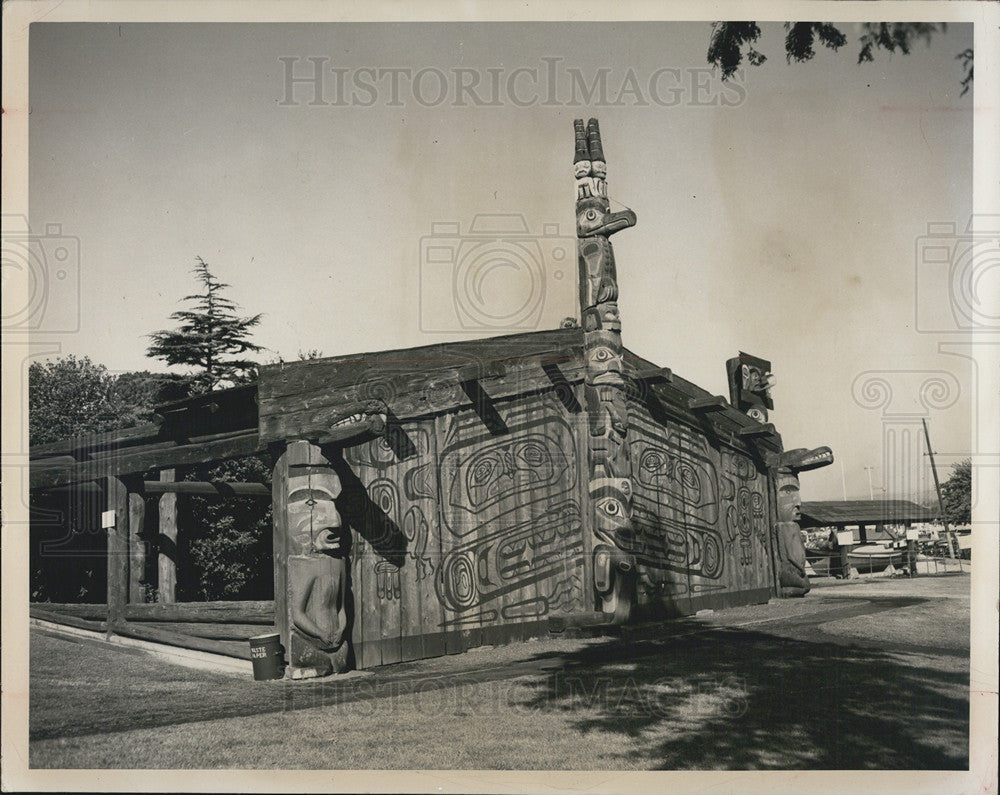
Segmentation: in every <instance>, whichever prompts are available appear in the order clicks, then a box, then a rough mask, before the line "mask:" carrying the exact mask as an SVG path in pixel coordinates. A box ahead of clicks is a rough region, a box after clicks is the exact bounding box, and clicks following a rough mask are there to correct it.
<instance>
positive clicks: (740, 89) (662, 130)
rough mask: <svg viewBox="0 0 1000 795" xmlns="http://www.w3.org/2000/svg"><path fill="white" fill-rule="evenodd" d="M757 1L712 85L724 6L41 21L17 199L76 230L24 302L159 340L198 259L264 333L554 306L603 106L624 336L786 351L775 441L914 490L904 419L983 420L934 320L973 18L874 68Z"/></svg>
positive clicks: (408, 327) (817, 486) (465, 318)
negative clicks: (542, 17) (811, 40)
mask: <svg viewBox="0 0 1000 795" xmlns="http://www.w3.org/2000/svg"><path fill="white" fill-rule="evenodd" d="M761 27H762V36H761V39H760V41H759V43H758V49H759V50H760V51H761V52H763V53H764V54H765V55H766V56H767V61H766V62H765V63H764V64H763V65H762V66H759V67H748V68H747V69H746V70H745V71H744V72H743V73H741V74H739V75H737V76H736V77H735V78H734V79H733V80H732V81H730V82H729V83H728V84H724V83H722V82H721V81H720V80H719V77H718V74H717V73H715V72H713V71H712V70H711V68H710V67H709V65H708V64H707V63H706V58H705V55H706V50H707V45H708V38H709V32H710V25H709V23H708V22H687V23H669V22H663V23H659V22H656V23H654V22H644V23H625V22H606V23H558V24H555V23H510V24H508V23H478V24H471V23H466V24H457V23H454V24H448V23H400V24H390V23H374V24H308V25H299V24H283V25H277V24H218V25H216V24H122V25H118V24H75V23H51V24H49V23H35V24H34V25H32V27H31V32H30V82H29V98H30V111H31V115H30V121H29V134H30V143H29V185H30V205H29V221H30V228H31V232H32V234H34V235H36V236H44V238H45V240H44V242H43V247H45V250H46V251H47V252H52V251H55V250H56V246H57V243H58V240H57V236H58V235H62V236H63V238H62V239H69V240H70V241H71V243H72V245H70V246H69V250H70V251H71V255H70V260H69V267H68V268H67V271H66V273H65V274H64V275H65V278H63V279H62V281H60V282H58V283H57V282H56V281H54V280H50V282H49V283H48V284H47V285H46V291H45V296H44V297H45V299H46V303H45V304H44V307H43V308H42V309H41V310H39V312H38V314H37V329H36V331H37V332H38V335H40V336H42V337H44V339H46V340H48V341H49V342H50V348H49V350H51V351H55V350H57V351H58V353H57V355H67V354H75V355H78V356H82V355H86V356H89V357H90V358H91V359H92V360H93V361H95V362H99V363H101V364H104V365H105V366H107V367H108V368H109V370H111V371H123V370H137V369H154V370H161V369H164V368H163V365H162V364H161V363H159V362H155V361H151V360H150V359H148V358H146V357H145V350H146V346H147V345H148V340H147V339H146V337H145V336H144V335H147V334H149V333H150V332H152V331H156V330H158V329H163V328H169V327H170V326H171V325H172V322H171V321H170V320H169V315H170V313H171V312H173V311H175V310H177V309H178V308H180V304H179V299H181V298H182V297H183V296H185V295H188V294H189V293H191V292H194V291H195V289H196V285H195V282H194V280H193V277H192V276H191V274H190V269H191V268H192V267H193V266H194V263H195V257H196V256H200V257H203V258H204V259H205V260H206V261H207V262H208V263H209V265H210V267H211V269H212V271H213V272H214V273H215V274H216V275H217V276H218V277H219V278H220V279H221V280H222V281H224V282H227V283H228V284H230V285H231V288H230V290H229V297H230V298H232V299H233V300H235V301H236V302H237V303H238V304H239V305H240V306H241V307H242V309H243V310H244V312H245V313H247V314H251V313H258V312H261V313H263V314H264V317H263V320H262V322H261V324H260V326H259V328H258V330H257V331H256V333H255V340H256V342H258V343H259V344H261V345H264V346H266V347H267V348H268V351H267V352H266V353H265V354H263V355H262V356H261V357H260V358H261V361H267V360H269V359H274V358H276V357H278V356H281V357H284V358H286V359H294V358H295V357H296V356H297V354H298V353H299V352H300V351H309V350H319V351H321V352H322V354H324V355H327V356H332V355H340V354H348V353H356V352H362V351H374V350H384V349H392V348H404V347H410V346H415V345H422V344H429V343H436V342H444V341H448V340H456V339H469V338H475V337H485V336H492V335H494V334H498V333H509V332H513V331H527V330H533V329H544V328H555V327H557V326H558V324H559V321H560V320H561V319H562V318H563V317H566V316H568V315H576V314H578V311H579V309H578V306H577V298H576V266H575V260H574V257H573V255H572V251H573V248H575V243H574V241H573V237H574V236H575V231H574V195H575V190H574V182H573V177H572V156H573V127H572V121H573V119H574V118H575V117H584V118H587V117H590V116H596V117H598V118H599V119H600V122H601V130H602V133H603V138H604V144H605V152H606V155H607V159H608V189H609V195H610V197H611V200H612V208H613V209H620V208H621V207H623V206H625V207H630V208H632V209H633V210H634V211H635V213H636V215H637V217H638V223H637V225H636V226H635V228H633V229H630V230H626V231H623V232H620V233H619V234H617V235H615V237H614V238H613V239H612V242H613V244H614V249H615V256H616V260H617V267H618V279H619V285H620V299H619V306H620V308H621V313H622V318H623V331H622V334H623V339H624V342H625V345H626V346H627V347H628V348H629V349H630V350H632V351H633V352H635V353H636V354H638V355H640V356H643V357H645V358H647V359H651V360H652V361H654V362H656V363H657V364H659V365H661V366H666V367H670V368H671V369H672V370H673V371H674V372H676V373H678V374H680V375H681V376H683V377H684V378H687V379H688V380H691V381H693V382H695V383H697V384H698V385H699V386H701V387H703V388H705V389H707V390H709V391H711V392H712V393H715V394H723V395H727V394H728V389H727V386H726V374H725V360H726V359H728V358H730V357H732V356H735V355H737V353H738V352H739V351H746V352H747V353H751V354H754V355H757V356H761V357H763V358H765V359H768V360H770V361H771V362H772V369H773V372H774V373H775V375H776V377H777V385H776V387H775V389H774V391H773V398H774V403H775V409H774V411H773V412H772V420H773V421H774V423H775V425H776V426H777V428H778V430H779V431H780V432H781V434H782V436H783V439H784V444H785V447H786V448H793V447H816V446H819V445H829V446H830V447H831V448H832V449H833V451H834V455H835V458H836V462H835V463H834V464H833V465H832V466H830V467H827V468H825V469H821V470H817V471H815V472H810V473H806V474H804V475H803V476H802V485H803V496H804V499H806V500H819V499H841V498H842V497H844V496H846V497H847V498H849V499H867V498H868V497H869V495H873V496H875V497H876V498H879V497H882V496H885V497H890V498H910V497H919V498H922V499H925V500H926V499H929V498H930V496H931V494H932V482H931V481H930V477H929V470H928V468H927V459H926V456H924V455H923V452H924V448H923V447H922V445H923V441H922V439H921V438H919V437H918V436H917V435H916V434H917V432H918V430H919V427H920V425H919V423H920V419H921V418H926V419H927V420H928V422H929V423H930V428H931V433H932V435H933V443H934V447H935V450H936V451H937V452H938V453H940V456H939V466H940V468H941V470H942V473H943V474H944V475H945V476H946V475H947V473H948V470H949V467H950V465H951V464H952V463H954V462H955V461H957V460H959V459H960V458H962V457H965V456H966V455H967V454H968V453H969V452H970V451H971V450H972V448H973V442H972V439H971V435H972V434H973V433H974V432H975V429H974V427H973V416H974V415H973V409H974V408H975V406H974V402H975V397H974V396H975V390H976V383H975V379H976V372H975V370H974V368H973V367H972V366H971V364H970V362H969V360H968V359H966V358H963V357H962V356H958V355H954V353H948V352H942V350H941V348H940V346H941V344H942V343H943V342H944V343H948V342H952V341H958V342H961V340H962V339H964V337H963V335H962V334H961V329H959V328H957V327H956V326H955V322H956V321H955V320H954V319H953V317H952V314H951V312H950V310H949V306H950V305H949V303H948V300H949V298H948V289H949V288H948V285H949V282H948V278H947V272H948V265H949V262H950V260H951V259H955V258H959V257H960V256H961V253H962V252H963V251H965V250H966V249H968V247H969V245H971V243H970V240H972V238H971V237H970V236H969V235H967V234H965V230H966V225H967V223H968V220H969V217H970V214H971V212H972V181H973V162H972V134H973V116H974V113H973V103H972V93H971V92H970V93H969V94H968V95H966V96H964V97H963V96H960V92H961V88H962V87H961V84H960V81H961V79H962V76H963V72H962V68H961V65H960V63H959V62H958V61H957V60H956V55H957V54H958V53H960V52H961V51H963V50H965V49H966V48H968V47H971V46H972V43H973V42H972V27H971V25H963V24H952V25H950V26H949V27H948V30H947V32H945V33H943V34H941V35H939V36H937V37H935V38H934V40H933V42H932V43H931V44H930V46H925V45H924V44H923V43H918V44H917V45H916V46H915V48H914V50H913V52H912V53H911V54H910V55H907V56H901V55H894V56H889V55H888V54H886V53H877V54H876V56H875V62H874V63H872V64H863V65H857V64H856V60H857V50H858V47H857V45H856V40H857V37H858V36H859V35H860V29H859V26H857V25H854V24H852V23H846V24H843V25H841V28H842V30H843V31H844V32H845V33H846V35H847V37H848V42H849V43H848V44H847V45H846V46H845V47H844V48H843V49H842V50H841V51H840V52H839V53H832V52H829V51H827V50H820V51H819V52H818V53H817V55H816V57H815V59H814V60H813V61H811V62H808V63H803V64H787V63H786V61H785V57H784V52H783V39H784V29H783V27H782V25H781V24H780V23H762V25H761ZM310 59H312V60H310ZM314 69H319V72H318V73H316V74H318V75H319V77H318V78H317V79H316V80H313V81H309V80H308V79H306V78H308V77H309V76H310V75H313V74H314ZM290 79H291V85H289V80H290ZM602 80H603V81H604V82H605V86H604V87H602ZM477 216H481V218H480V220H479V222H478V223H477V226H476V227H473V221H474V219H476V217H477ZM501 223H502V224H503V228H502V229H501V231H500V232H498V233H495V234H493V235H492V236H486V237H485V238H484V237H483V236H482V235H478V234H477V230H478V229H480V228H487V227H489V226H490V225H493V226H494V227H495V226H496V225H497V224H501ZM932 223H933V224H937V226H935V227H934V228H933V230H931V231H930V232H929V230H928V224H932ZM948 223H950V224H953V225H954V231H950V228H949V227H948V226H947V224H948ZM52 224H57V225H59V226H58V230H56V229H54V228H52V227H50V226H48V225H52ZM941 224H945V226H942V225H941ZM50 233H51V234H50ZM484 240H485V242H484ZM77 246H78V257H77V254H76V252H77ZM963 246H964V247H965V248H963ZM956 247H957V248H956ZM928 251H937V252H940V251H946V252H950V253H946V254H945V255H944V262H943V264H942V261H941V257H938V258H937V259H935V258H934V257H933V256H929V255H928V254H927V252H928ZM449 252H450V253H449ZM567 252H569V256H568V259H566V258H564V255H566V253H567ZM955 252H958V253H955ZM442 256H443V257H444V259H443V260H442ZM449 256H450V257H452V259H451V260H450V261H449V260H448V257H449ZM473 263H479V264H481V265H483V266H484V267H483V269H482V270H481V271H476V272H474V275H475V273H478V275H479V276H480V277H481V282H473V283H469V282H467V281H465V280H464V279H465V277H466V275H467V273H466V271H465V267H466V265H470V264H473ZM493 265H496V266H498V267H496V268H493V267H490V266H493ZM456 274H458V275H456ZM470 284H471V286H470ZM456 285H458V286H457V287H456ZM980 286H981V287H982V285H980ZM521 308H523V309H524V311H520V309H521ZM36 338H38V336H37V335H36ZM949 350H951V349H949ZM883 489H884V490H883Z"/></svg>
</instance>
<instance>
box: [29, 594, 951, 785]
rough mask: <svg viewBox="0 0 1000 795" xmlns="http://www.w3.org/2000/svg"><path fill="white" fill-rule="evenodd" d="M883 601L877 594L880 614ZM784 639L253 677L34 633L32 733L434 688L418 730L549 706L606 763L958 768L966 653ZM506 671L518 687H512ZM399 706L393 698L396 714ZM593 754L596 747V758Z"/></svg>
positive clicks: (670, 633) (708, 634)
mask: <svg viewBox="0 0 1000 795" xmlns="http://www.w3.org/2000/svg"><path fill="white" fill-rule="evenodd" d="M852 601H853V600H852ZM878 601H879V600H877V599H870V600H866V601H864V602H860V601H859V602H858V603H857V604H855V605H854V606H852V607H850V610H851V612H854V613H858V612H861V613H871V612H878V611H879V605H878V604H873V603H877V602H878ZM892 604H893V606H898V605H895V603H892ZM889 606H890V602H889V601H887V602H886V604H885V605H882V606H881V609H889ZM846 607H847V606H846V605H845V608H846ZM839 612H840V611H837V613H838V614H839ZM834 615H835V614H833V613H830V612H827V613H825V614H824V615H823V616H822V617H817V618H815V619H813V622H814V623H820V622H822V621H827V620H830V619H831V618H832V617H834ZM794 634H796V637H795V638H791V637H782V636H779V635H775V634H769V633H768V632H766V631H764V630H761V629H757V630H751V629H748V628H739V627H713V626H706V625H704V624H702V623H699V622H698V621H697V620H693V619H689V620H682V621H676V622H671V623H670V624H667V625H665V626H663V627H662V629H660V630H658V632H657V635H656V637H653V638H651V639H645V640H641V641H634V642H625V641H623V640H621V639H618V640H611V641H607V642H602V643H598V644H592V645H585V646H583V647H582V648H579V649H578V650H576V651H571V652H562V653H555V652H549V653H541V654H535V655H533V656H530V657H528V656H527V655H528V654H529V652H528V649H527V648H526V649H525V655H526V658H525V659H524V660H523V661H521V662H515V663H510V664H502V665H497V664H493V665H487V666H484V667H481V668H478V669H475V670H470V669H471V668H472V666H474V665H475V664H476V661H475V660H474V659H473V657H472V656H469V657H468V666H466V667H465V668H463V669H461V670H455V669H452V670H442V667H440V666H439V667H437V668H435V665H437V664H436V663H435V661H433V660H430V661H428V660H425V661H421V662H416V663H406V664H402V665H398V666H391V667H389V668H385V669H381V670H378V671H377V672H376V673H375V675H374V676H371V677H367V678H361V679H355V680H343V681H339V682H338V681H335V680H334V681H329V680H328V681H316V682H310V683H302V682H300V683H292V682H284V681H278V682H260V683H255V682H252V681H250V680H249V679H248V680H246V681H244V680H240V679H235V678H232V677H226V676H221V675H212V674H206V673H203V672H196V671H190V670H188V669H183V668H178V667H176V666H171V665H164V664H162V663H160V662H157V661H156V660H155V659H154V658H151V657H147V656H145V655H122V654H121V651H122V650H121V649H120V648H108V647H104V646H101V645H98V644H94V643H89V642H88V643H81V644H75V645H74V644H72V643H71V642H68V641H65V640H63V639H61V638H55V637H51V636H45V635H38V636H37V637H36V636H35V635H33V637H32V668H31V670H32V682H31V716H30V717H31V731H30V736H31V739H32V740H37V739H46V738H56V737H72V736H82V735H88V734H100V733H107V732H116V731H126V730H130V729H136V728H148V727H156V726H163V725H173V724H181V723H186V722H192V721H199V720H213V719H218V718H232V717H239V716H247V715H259V714H268V713H279V712H290V711H295V710H301V709H310V708H316V707H328V708H331V709H333V708H336V709H340V710H344V708H345V705H348V706H349V705H350V704H352V703H354V704H357V711H356V712H355V713H354V714H355V715H357V716H365V715H370V714H371V712H370V710H371V709H373V708H375V706H374V704H373V703H369V702H371V700H372V699H373V698H383V699H386V697H387V696H389V697H392V698H394V697H395V696H398V695H400V694H403V695H405V694H406V693H410V694H411V695H412V694H413V693H418V694H419V693H420V692H421V688H425V689H426V688H427V687H430V688H431V689H432V690H435V691H439V692H444V691H447V692H448V693H449V694H451V695H450V696H449V697H448V698H444V699H442V698H431V699H429V700H427V701H425V702H424V704H425V706H426V705H427V704H433V705H434V709H423V710H421V709H420V704H419V703H418V704H417V705H416V707H413V706H412V705H411V706H410V707H406V706H404V707H403V708H404V709H405V708H410V709H411V710H413V711H414V712H415V713H419V715H420V717H421V719H424V718H425V719H426V720H427V721H428V725H432V724H433V722H434V721H437V720H440V719H441V717H442V715H444V716H445V717H446V718H448V719H450V720H458V721H460V720H463V719H467V718H468V719H472V720H489V715H490V714H491V710H496V709H500V710H501V711H506V712H508V713H511V714H521V715H524V714H527V715H529V716H530V715H531V714H533V713H541V712H544V713H546V714H550V715H551V714H557V715H559V716H561V717H563V718H564V721H565V722H564V724H563V725H565V727H566V730H567V731H568V732H572V733H575V734H577V735H578V736H579V737H580V740H581V742H585V743H586V742H591V740H589V739H588V737H587V735H588V734H589V733H594V735H593V736H595V737H600V736H601V733H602V732H606V733H613V734H618V735H626V736H628V737H629V738H630V742H629V744H628V747H629V749H630V750H629V751H628V752H627V754H625V755H622V754H619V755H618V756H617V757H607V758H605V757H602V760H603V764H602V765H601V766H602V767H607V766H612V767H614V766H615V765H616V764H618V763H620V764H621V766H623V767H625V766H627V767H636V766H638V767H644V768H660V769H756V768H785V769H809V768H817V769H864V768H872V769H964V768H967V767H968V728H969V704H968V697H967V694H968V682H969V677H968V662H967V659H960V658H958V657H956V656H955V655H954V654H953V653H952V652H951V651H949V650H945V649H941V650H938V651H934V650H932V649H920V650H919V651H915V650H913V649H906V648H896V649H895V650H894V651H892V652H888V651H886V650H885V649H878V648H870V647H859V646H853V645H850V644H849V642H847V641H844V640H838V639H833V638H829V639H828V638H827V637H826V636H824V635H823V634H822V633H821V632H820V631H818V630H817V629H816V628H815V626H812V627H809V626H804V625H803V626H800V627H799V629H798V631H796V632H795V633H794ZM452 659H455V658H452ZM460 661H461V662H465V657H464V656H463V658H461V659H460ZM515 679H518V680H519V682H520V685H519V686H518V687H513V686H512V684H511V683H512V682H513V680H515ZM525 681H528V682H530V683H531V685H530V686H528V687H525V686H524V682H525ZM505 683H508V684H505ZM497 685H500V686H502V688H506V692H507V693H508V697H507V698H500V699H499V700H497V699H496V698H495V696H494V695H488V693H487V691H488V690H489V689H490V686H494V690H495V686H497ZM510 694H516V695H514V696H513V697H510ZM389 700H392V699H388V700H386V701H383V702H379V703H381V705H382V708H385V709H388V708H389V706H388V701H389ZM399 703H403V704H405V699H403V700H401V701H400V702H399ZM397 707H398V704H397V703H396V701H393V703H392V709H397ZM349 714H350V710H347V711H346V712H344V715H345V716H347V715H349ZM493 714H496V713H493ZM449 716H450V717H449ZM600 754H601V751H600V743H599V741H598V742H596V744H595V758H596V756H599V755H600Z"/></svg>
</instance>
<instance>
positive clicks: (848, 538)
mask: <svg viewBox="0 0 1000 795" xmlns="http://www.w3.org/2000/svg"><path fill="white" fill-rule="evenodd" d="M837 545H838V546H841V547H850V546H853V545H854V531H853V530H841V531H840V532H839V533H837Z"/></svg>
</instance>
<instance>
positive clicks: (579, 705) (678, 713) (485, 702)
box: [284, 671, 750, 721]
mask: <svg viewBox="0 0 1000 795" xmlns="http://www.w3.org/2000/svg"><path fill="white" fill-rule="evenodd" d="M749 698H750V691H749V689H748V685H747V682H746V680H745V679H744V678H743V677H740V676H735V675H734V676H728V677H724V678H718V677H706V678H704V679H698V680H696V681H688V680H682V679H680V678H679V677H661V678H657V679H647V678H645V677H634V676H612V675H607V674H601V673H594V674H589V673H579V674H567V673H565V672H562V671H558V672H555V673H552V674H549V675H546V676H544V677H540V678H535V677H527V678H526V677H516V678H510V679H494V680H489V681H472V680H470V679H469V678H468V677H464V676H462V675H460V674H456V675H443V676H438V677H432V678H415V679H411V680H404V681H399V680H396V681H390V682H380V681H368V680H366V679H363V678H362V679H358V680H355V681H354V682H353V683H350V684H348V683H347V682H344V683H331V684H326V683H319V684H316V685H313V686H310V687H303V688H301V689H297V690H289V691H288V693H287V694H286V699H285V703H284V709H285V711H292V710H300V709H312V708H315V707H322V708H323V709H324V710H325V711H327V712H330V711H335V712H336V713H337V714H349V715H353V716H356V717H361V718H364V717H376V716H380V715H385V714H407V713H409V714H418V715H435V716H440V715H456V716H467V717H489V716H498V715H503V714H521V715H532V714H544V713H556V712H587V713H596V714H601V715H612V716H615V717H616V718H625V717H628V718H646V719H649V720H656V721H658V720H664V719H686V720H689V719H699V718H701V719H726V720H738V719H739V718H742V717H743V716H744V715H745V714H746V713H747V711H748V708H749Z"/></svg>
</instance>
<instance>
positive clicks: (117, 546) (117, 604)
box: [106, 476, 129, 632]
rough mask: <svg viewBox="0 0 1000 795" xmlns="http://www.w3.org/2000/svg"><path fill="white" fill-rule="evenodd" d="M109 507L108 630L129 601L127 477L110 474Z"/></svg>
mask: <svg viewBox="0 0 1000 795" xmlns="http://www.w3.org/2000/svg"><path fill="white" fill-rule="evenodd" d="M106 486H107V502H106V505H107V510H109V511H114V521H113V522H112V523H111V526H110V527H108V528H107V534H108V554H107V559H108V630H109V632H110V631H111V630H112V629H113V628H114V626H115V625H116V624H118V623H120V622H122V621H124V620H125V604H126V603H127V602H128V562H129V547H128V503H129V497H128V488H127V487H126V486H125V483H124V481H122V480H120V479H119V478H116V477H110V476H109V477H108V478H107V481H106Z"/></svg>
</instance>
